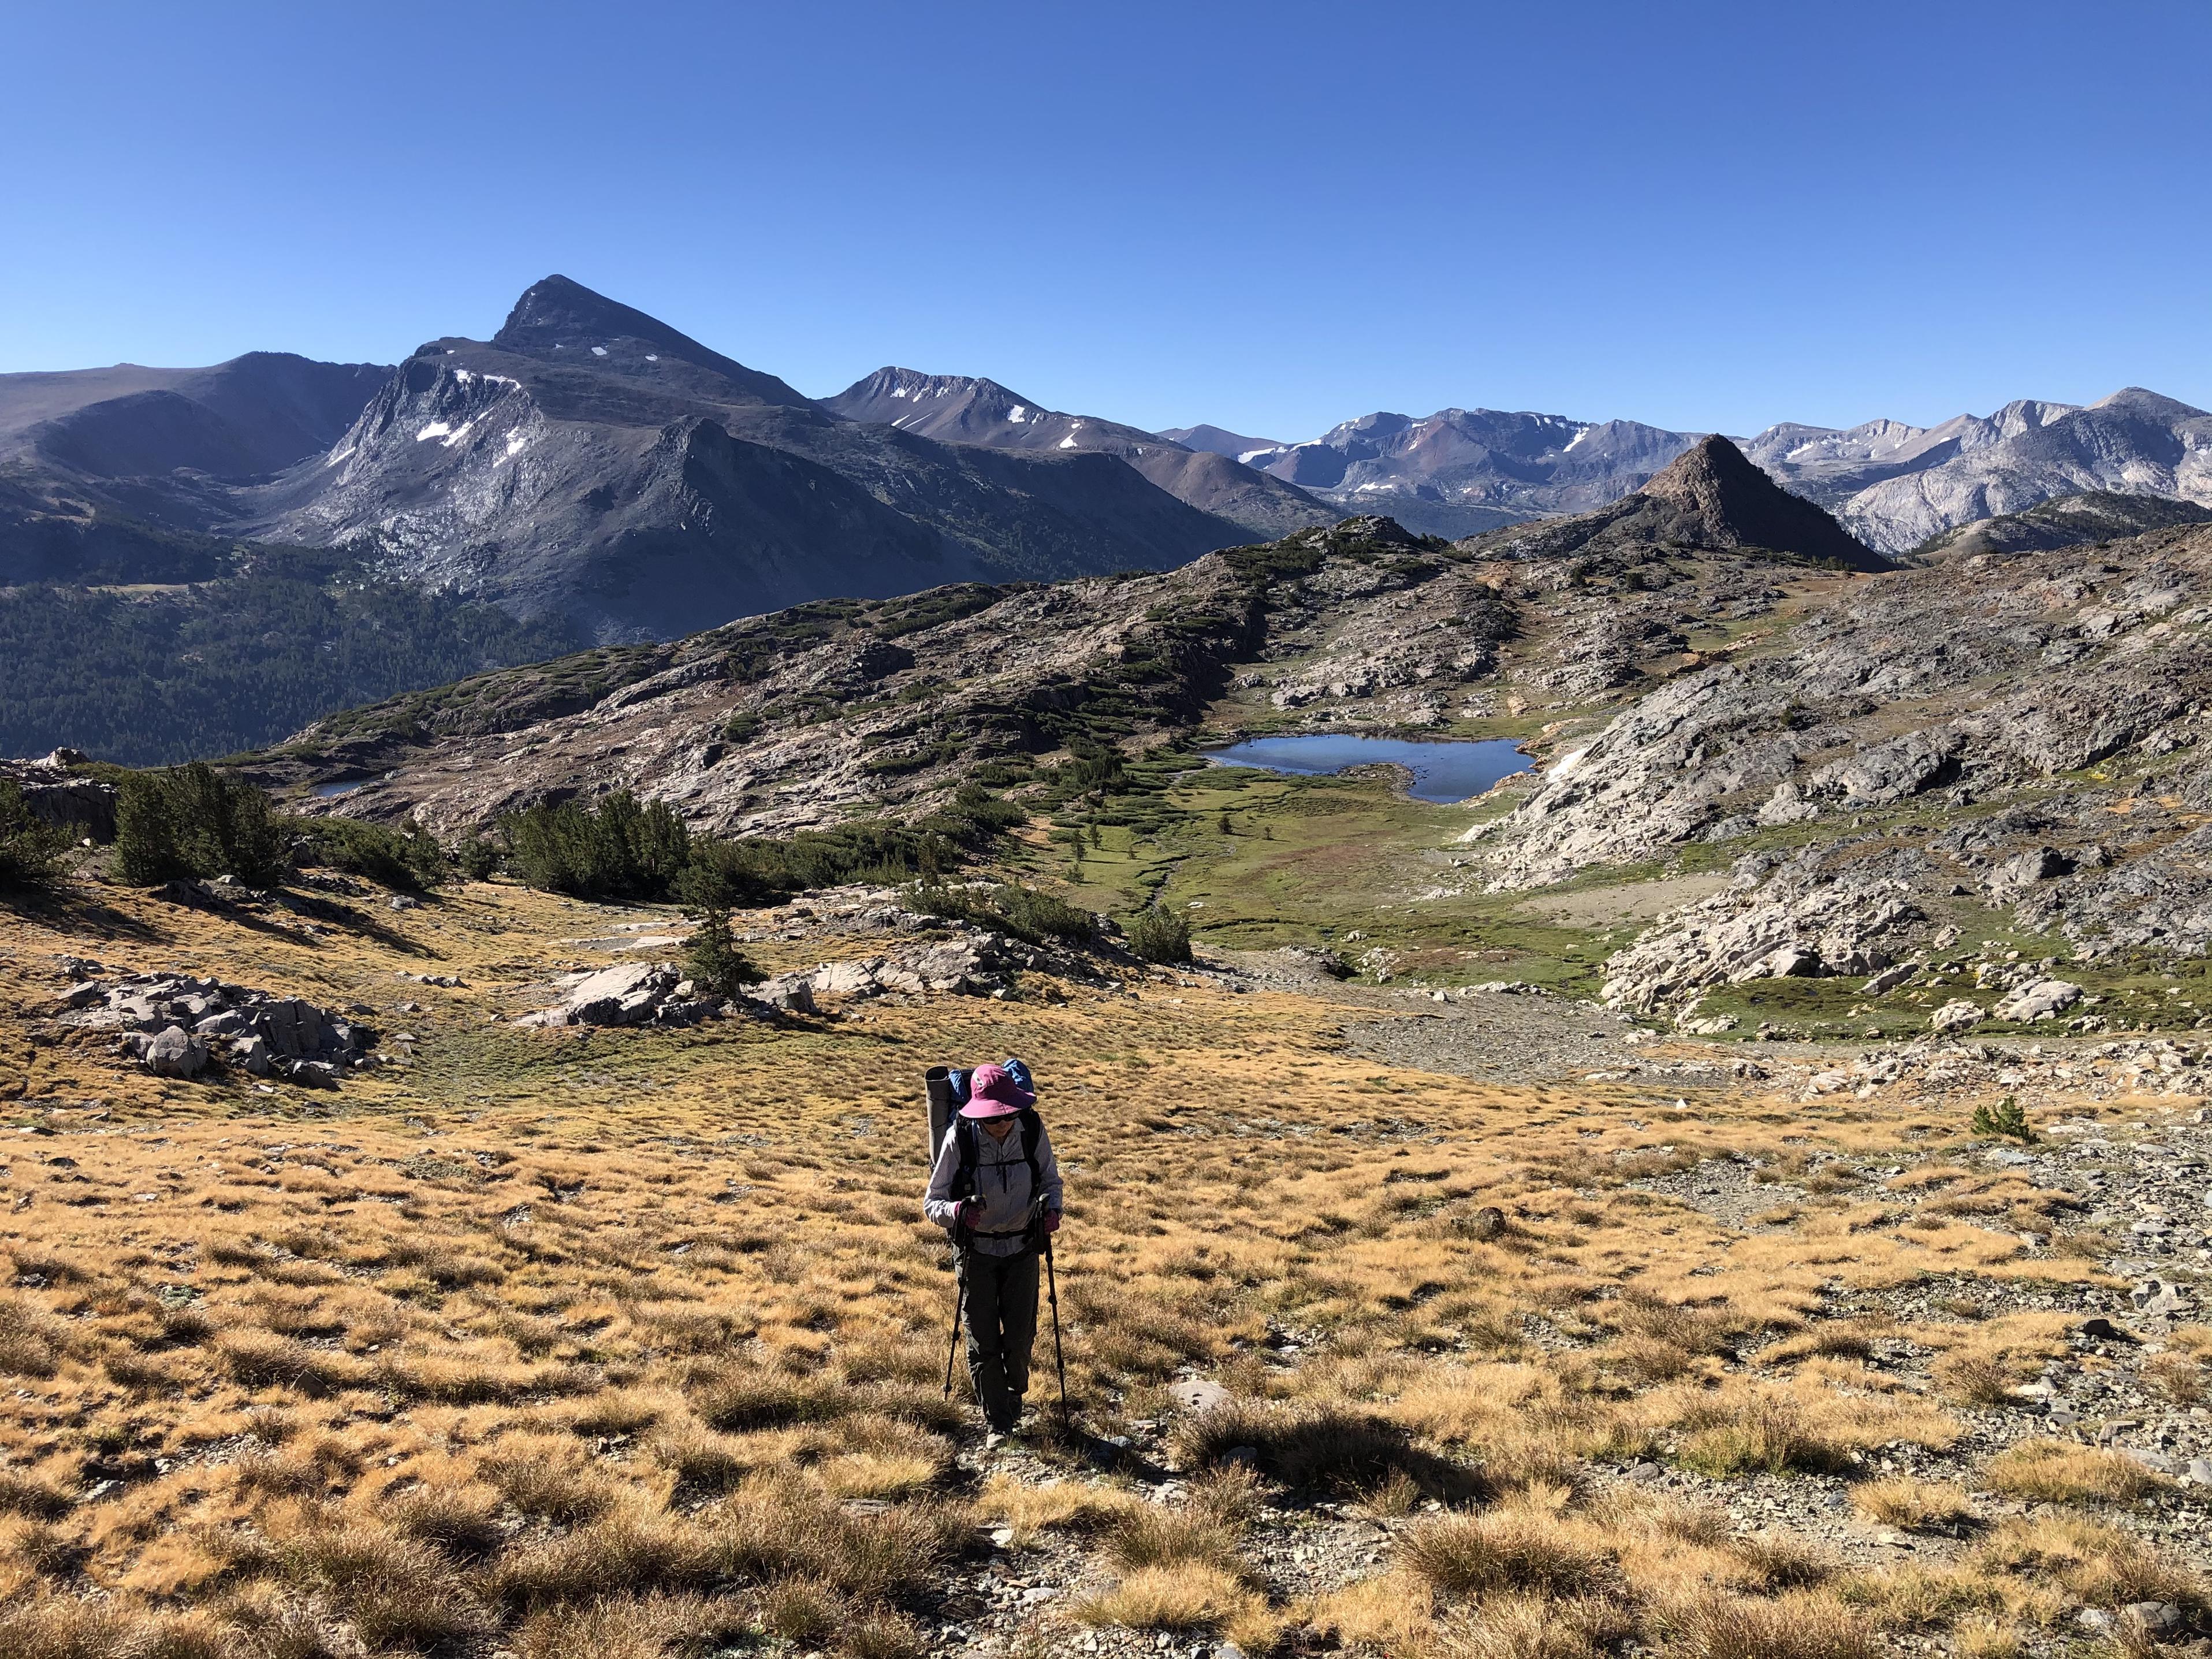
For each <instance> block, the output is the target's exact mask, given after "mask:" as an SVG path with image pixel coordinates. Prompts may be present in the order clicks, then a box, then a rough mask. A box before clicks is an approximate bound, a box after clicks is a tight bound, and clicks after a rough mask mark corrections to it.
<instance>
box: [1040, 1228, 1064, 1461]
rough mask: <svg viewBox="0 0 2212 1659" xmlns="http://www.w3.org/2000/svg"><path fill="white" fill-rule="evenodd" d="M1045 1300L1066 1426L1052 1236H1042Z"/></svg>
mask: <svg viewBox="0 0 2212 1659" xmlns="http://www.w3.org/2000/svg"><path fill="white" fill-rule="evenodd" d="M1044 1291H1045V1299H1046V1300H1047V1301H1048V1302H1049V1303H1050V1304H1052V1363H1053V1367H1054V1370H1057V1371H1059V1373H1060V1426H1061V1427H1062V1428H1065V1427H1066V1426H1067V1357H1066V1355H1065V1354H1063V1353H1062V1352H1060V1275H1059V1274H1058V1273H1055V1272H1054V1271H1053V1265H1052V1235H1051V1234H1050V1233H1047V1234H1046V1235H1045V1236H1044Z"/></svg>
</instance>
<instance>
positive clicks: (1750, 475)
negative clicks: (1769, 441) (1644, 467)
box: [1644, 432, 1778, 518]
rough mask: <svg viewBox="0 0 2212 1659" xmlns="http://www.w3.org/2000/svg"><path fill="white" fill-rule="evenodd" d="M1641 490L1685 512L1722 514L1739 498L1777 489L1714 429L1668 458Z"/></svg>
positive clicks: (1776, 490) (1771, 481)
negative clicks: (1669, 459) (1713, 431)
mask: <svg viewBox="0 0 2212 1659" xmlns="http://www.w3.org/2000/svg"><path fill="white" fill-rule="evenodd" d="M1760 493H1764V494H1766V495H1773V494H1777V493H1778V489H1777V486H1776V485H1775V483H1774V481H1773V480H1772V479H1771V478H1769V477H1767V476H1766V475H1765V473H1764V472H1761V471H1759V469H1758V468H1757V467H1755V466H1753V465H1752V464H1751V462H1750V460H1749V459H1747V457H1746V456H1745V454H1744V453H1743V451H1741V449H1738V448H1737V447H1735V445H1734V444H1732V443H1730V442H1729V441H1728V440H1727V439H1726V438H1723V437H1722V436H1721V435H1720V434H1718V433H1717V432H1715V433H1710V434H1708V435H1706V436H1705V437H1703V438H1700V439H1699V440H1698V441H1697V442H1695V443H1693V444H1692V445H1691V446H1690V447H1688V448H1687V449H1686V450H1684V451H1683V452H1682V453H1680V455H1677V456H1676V457H1675V458H1674V459H1673V460H1671V461H1669V462H1668V464H1667V465H1666V466H1665V467H1664V468H1663V469H1662V470H1661V471H1660V472H1659V473H1658V474H1657V475H1656V476H1655V477H1653V478H1652V479H1651V480H1650V483H1646V484H1645V485H1644V494H1645V495H1650V496H1654V497H1656V498H1657V499H1658V500H1660V501H1669V502H1672V503H1673V504H1674V505H1675V506H1676V507H1680V508H1682V509H1683V510H1684V511H1686V512H1692V513H1705V514H1709V515H1713V516H1715V517H1717V518H1725V517H1726V515H1727V513H1728V510H1729V507H1732V506H1735V504H1736V503H1737V502H1738V501H1741V500H1742V499H1745V498H1756V496H1757V495H1759V494H1760Z"/></svg>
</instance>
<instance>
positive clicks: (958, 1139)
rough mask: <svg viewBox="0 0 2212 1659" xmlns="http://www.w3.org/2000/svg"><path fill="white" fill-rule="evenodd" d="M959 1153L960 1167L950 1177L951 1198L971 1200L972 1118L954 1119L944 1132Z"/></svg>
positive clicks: (973, 1166)
mask: <svg viewBox="0 0 2212 1659" xmlns="http://www.w3.org/2000/svg"><path fill="white" fill-rule="evenodd" d="M945 1133H947V1134H949V1135H951V1137H952V1144H953V1146H955V1147H957V1149H958V1151H959V1153H960V1167H959V1169H958V1170H956V1171H954V1173H953V1176H952V1196H953V1197H955V1198H973V1197H974V1196H975V1120H974V1119H973V1118H965V1117H955V1118H954V1119H953V1120H952V1127H951V1128H949V1129H947V1130H946V1131H945Z"/></svg>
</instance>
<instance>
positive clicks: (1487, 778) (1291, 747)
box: [1205, 732, 1534, 805]
mask: <svg viewBox="0 0 2212 1659" xmlns="http://www.w3.org/2000/svg"><path fill="white" fill-rule="evenodd" d="M1205 754H1206V759H1208V760H1210V761H1212V763H1214V764H1215V765H1217V766H1257V767H1260V768H1262V769H1265V770H1267V771H1269V772H1291V773H1296V774H1297V775H1299V776H1302V777H1320V776H1322V775H1326V774H1328V773H1330V772H1341V771H1343V770H1344V769H1345V768H1346V767H1347V766H1366V765H1370V764H1372V763H1375V762H1376V761H1389V762H1391V763H1395V764H1396V765H1399V766H1402V767H1405V768H1406V769H1407V770H1409V771H1411V772H1412V773H1413V789H1412V791H1411V792H1410V793H1412V795H1413V799H1415V800H1425V801H1434V802H1436V803H1437V805H1450V804H1451V803H1452V802H1454V801H1462V800H1465V799H1468V797H1469V796H1472V795H1479V794H1480V793H1482V792H1483V791H1484V790H1486V789H1487V788H1489V787H1490V786H1491V785H1492V784H1493V783H1495V782H1497V781H1498V779H1500V778H1510V777H1511V776H1512V775H1514V774H1515V773H1516V772H1525V771H1527V770H1528V769H1529V767H1531V766H1532V765H1534V762H1533V761H1531V760H1530V759H1529V758H1528V756H1526V755H1524V754H1522V752H1521V751H1520V750H1518V749H1516V748H1515V747H1514V746H1513V743H1512V740H1511V739H1510V738H1487V739H1484V740H1482V741H1480V742H1470V741H1462V742H1456V743H1454V742H1446V743H1411V742H1408V741H1407V740H1405V739H1403V738H1355V737H1349V736H1346V735H1343V734H1341V733H1334V732H1324V733H1316V734H1315V735H1313V736H1311V737H1303V736H1302V737H1291V738H1250V739H1249V740H1248V741H1246V742H1243V743H1239V744H1231V746H1230V747H1229V748H1226V749H1209V750H1206V751H1205Z"/></svg>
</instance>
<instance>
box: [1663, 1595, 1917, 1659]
mask: <svg viewBox="0 0 2212 1659" xmlns="http://www.w3.org/2000/svg"><path fill="white" fill-rule="evenodd" d="M1655 1622H1656V1626H1657V1627H1658V1629H1659V1631H1660V1632H1661V1634H1662V1648H1661V1650H1662V1652H1664V1653H1667V1654H1669V1655H1679V1656H1680V1659H1875V1656H1876V1655H1877V1654H1878V1653H1880V1652H1881V1646H1880V1644H1879V1642H1878V1640H1877V1638H1876V1637H1875V1632H1874V1630H1873V1628H1872V1626H1869V1624H1868V1622H1867V1621H1866V1620H1865V1619H1863V1617H1862V1616H1861V1615H1860V1614H1859V1613H1857V1612H1856V1611H1854V1610H1853V1609H1852V1608H1850V1607H1847V1606H1846V1605H1844V1603H1843V1602H1842V1601H1838V1599H1836V1598H1835V1597H1834V1596H1832V1595H1828V1594H1826V1593H1825V1592H1822V1591H1818V1590H1796V1591H1790V1592H1788V1593H1786V1594H1784V1595H1778V1596H1775V1597H1773V1598H1771V1600H1768V1599H1762V1598H1759V1597H1755V1596H1730V1595H1715V1594H1707V1595H1696V1596H1692V1597H1691V1598H1689V1599H1688V1600H1686V1601H1681V1602H1679V1603H1677V1604H1676V1605H1674V1607H1670V1608H1668V1610H1667V1611H1666V1612H1664V1613H1662V1614H1661V1615H1660V1617H1659V1618H1658V1619H1657V1620H1656V1621H1655Z"/></svg>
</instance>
